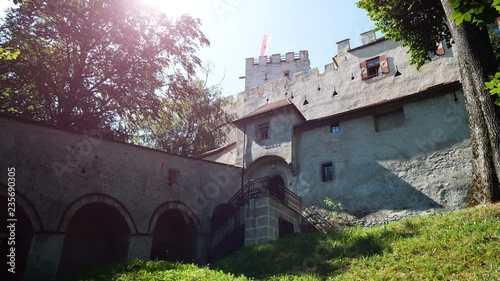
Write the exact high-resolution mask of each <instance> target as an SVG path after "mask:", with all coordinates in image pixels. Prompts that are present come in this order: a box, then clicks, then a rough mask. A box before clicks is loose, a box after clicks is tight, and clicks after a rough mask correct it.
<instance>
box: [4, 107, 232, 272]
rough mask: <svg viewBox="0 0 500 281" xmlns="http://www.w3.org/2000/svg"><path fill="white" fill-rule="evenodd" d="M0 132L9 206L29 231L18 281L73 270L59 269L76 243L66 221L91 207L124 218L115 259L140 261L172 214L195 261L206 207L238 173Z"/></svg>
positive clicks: (203, 248) (40, 131)
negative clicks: (10, 184) (11, 193)
mask: <svg viewBox="0 0 500 281" xmlns="http://www.w3.org/2000/svg"><path fill="white" fill-rule="evenodd" d="M0 130H2V133H3V138H2V141H1V142H0V159H1V161H0V169H1V170H3V171H7V168H8V167H15V169H16V176H15V177H16V203H18V205H17V206H18V208H19V209H21V208H22V209H23V210H24V211H25V212H26V213H27V214H28V217H29V219H30V221H31V224H32V225H33V231H34V235H33V239H32V240H31V246H30V250H29V257H28V258H27V260H23V261H21V260H19V261H18V262H19V263H21V262H22V263H23V264H26V272H25V274H24V280H41V279H43V280H56V279H57V278H63V277H64V276H63V275H64V274H69V273H71V272H73V271H71V268H70V269H68V267H71V266H72V264H71V262H70V263H69V264H68V263H67V262H66V264H65V265H61V264H62V261H63V260H65V259H66V258H65V257H64V255H63V254H64V253H70V255H72V254H73V253H72V252H71V251H69V252H68V251H66V250H65V248H67V247H66V246H67V245H73V246H74V245H78V241H76V242H74V240H75V239H74V238H75V237H76V236H75V235H73V234H71V235H68V234H67V230H69V225H70V223H71V221H72V218H73V217H74V216H73V215H75V214H76V213H77V212H78V211H79V210H80V209H82V208H83V207H85V206H89V205H87V204H92V203H104V204H105V205H106V206H111V207H112V209H115V210H117V211H118V212H116V214H117V216H121V217H122V218H123V219H124V222H125V223H126V226H125V227H126V228H128V229H127V231H125V232H124V233H123V234H124V235H125V236H126V237H124V239H125V240H124V241H126V243H127V244H128V252H126V253H121V252H123V251H127V248H125V249H124V250H123V251H121V252H120V253H121V254H120V256H121V257H123V258H135V257H140V258H145V259H148V258H149V257H150V254H151V251H152V250H151V247H152V241H153V235H152V234H153V232H154V231H155V226H156V222H157V220H158V219H159V218H160V217H161V216H162V214H164V213H165V212H167V211H168V210H171V209H177V210H180V211H181V214H182V217H183V219H184V222H185V223H186V224H188V225H190V227H191V229H193V239H194V241H193V243H194V244H195V245H194V251H195V252H194V253H193V255H194V256H195V257H196V260H197V261H199V262H202V263H203V262H205V261H206V258H207V254H208V250H209V246H210V236H209V234H210V220H211V216H212V211H213V209H214V207H215V206H216V205H217V204H220V203H225V202H227V201H228V200H229V199H230V198H231V197H232V196H233V195H234V194H235V193H236V192H237V190H239V188H241V168H238V167H234V166H228V165H223V164H219V163H215V162H209V161H204V160H199V159H194V158H187V157H180V156H175V155H171V154H167V153H163V152H160V151H155V150H151V149H147V148H143V147H138V146H133V145H128V144H125V143H119V142H111V141H106V140H103V139H102V138H100V137H99V134H98V133H96V134H94V135H93V134H92V133H89V134H88V135H85V134H76V133H70V132H66V131H61V130H56V129H53V128H50V127H45V126H40V125H37V124H33V123H30V122H21V121H19V120H14V119H11V118H6V117H5V116H0ZM6 187H7V177H1V178H0V195H2V196H5V195H6V194H7V191H6ZM93 206H94V207H95V206H96V205H93ZM86 210H89V209H88V208H87V209H86ZM114 218H115V219H121V218H120V217H114ZM108 219H109V218H108ZM100 223H101V224H102V223H103V222H102V221H101V222H100ZM104 223H105V222H104ZM96 225H97V224H96ZM108 225H109V224H108ZM89 227H90V228H91V229H94V228H95V227H96V226H95V225H93V226H90V225H89ZM92 227H94V228H92ZM168 231H175V230H172V229H169V230H168ZM68 237H72V238H73V240H71V241H73V242H71V243H70V242H68V241H69V239H68ZM76 238H78V237H76ZM80 238H82V237H80ZM83 238H84V237H83ZM103 239H104V240H106V238H105V237H103ZM87 240H88V239H87ZM106 241H107V240H106ZM97 242H103V241H96V243H93V245H88V246H89V249H90V250H89V251H90V252H92V255H97V254H96V253H95V252H96V249H95V247H96V245H99V244H98V243H97ZM63 245H64V247H63ZM25 246H27V245H25ZM92 247H94V248H92ZM92 249H93V250H92ZM115 250H116V249H115ZM110 251H111V252H113V253H111V254H116V253H115V251H114V250H113V249H111V250H110ZM90 252H89V253H90ZM105 254H106V255H108V253H107V252H106V253H105ZM102 256H104V253H103V255H102ZM77 258H78V257H77ZM62 268H64V270H62ZM68 270H69V271H68ZM73 273H75V272H73ZM40 278H41V279H40Z"/></svg>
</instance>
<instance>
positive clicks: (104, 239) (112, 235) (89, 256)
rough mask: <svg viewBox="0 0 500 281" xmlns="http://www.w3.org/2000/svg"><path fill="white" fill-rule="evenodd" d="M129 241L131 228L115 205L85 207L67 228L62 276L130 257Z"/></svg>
mask: <svg viewBox="0 0 500 281" xmlns="http://www.w3.org/2000/svg"><path fill="white" fill-rule="evenodd" d="M129 242H130V228H129V226H128V224H127V222H126V221H125V219H124V218H123V216H122V215H121V214H120V212H119V211H118V210H117V209H116V208H115V207H113V206H110V205H107V204H105V203H100V202H96V203H89V204H87V205H85V206H83V207H81V208H80V209H78V211H76V213H75V214H74V215H73V217H72V218H71V219H70V221H69V223H68V227H67V229H66V236H65V239H64V246H63V253H62V256H61V262H60V264H59V275H58V277H59V279H64V278H66V277H69V276H75V275H78V274H81V273H83V272H85V271H87V270H89V269H91V268H93V267H96V266H101V265H104V264H108V263H111V262H115V261H120V260H126V259H127V255H128V246H129Z"/></svg>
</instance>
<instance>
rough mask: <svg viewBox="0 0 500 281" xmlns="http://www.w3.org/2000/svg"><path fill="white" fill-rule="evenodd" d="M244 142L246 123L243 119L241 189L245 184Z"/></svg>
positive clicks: (245, 139) (245, 141)
mask: <svg viewBox="0 0 500 281" xmlns="http://www.w3.org/2000/svg"><path fill="white" fill-rule="evenodd" d="M246 143H247V125H246V124H245V121H243V159H242V163H241V188H242V189H243V185H244V184H245V182H244V177H245V157H246V154H247V153H246V152H247V150H246Z"/></svg>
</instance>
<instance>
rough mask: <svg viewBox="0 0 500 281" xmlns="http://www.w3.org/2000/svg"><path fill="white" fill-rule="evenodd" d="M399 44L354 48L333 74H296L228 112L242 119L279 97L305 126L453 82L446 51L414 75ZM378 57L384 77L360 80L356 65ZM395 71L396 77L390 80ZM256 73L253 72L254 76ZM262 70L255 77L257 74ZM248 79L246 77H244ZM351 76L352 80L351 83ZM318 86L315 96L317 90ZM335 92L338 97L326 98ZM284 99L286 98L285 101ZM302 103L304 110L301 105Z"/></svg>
mask: <svg viewBox="0 0 500 281" xmlns="http://www.w3.org/2000/svg"><path fill="white" fill-rule="evenodd" d="M407 50H408V49H407V48H406V47H401V43H396V42H393V41H391V40H382V41H379V42H377V43H373V44H372V45H370V46H367V47H363V48H357V49H354V50H352V51H350V52H347V53H346V54H345V55H341V56H339V57H338V61H339V65H338V69H335V67H334V66H333V64H328V65H326V66H325V72H324V73H321V74H320V73H319V70H318V69H317V68H315V69H312V70H310V71H309V73H308V74H307V75H305V74H304V73H296V74H295V75H294V77H293V79H292V81H289V80H288V79H284V78H282V79H279V80H278V81H272V82H268V83H267V84H265V86H264V89H263V90H262V89H258V88H254V89H251V90H250V91H246V92H242V93H240V94H238V96H237V97H236V99H235V102H234V103H233V106H234V111H235V112H236V113H237V115H238V116H240V117H242V116H244V115H245V114H248V113H249V112H252V111H253V110H255V109H256V108H258V107H260V106H262V105H264V104H265V103H266V100H267V99H269V102H273V101H276V100H279V99H282V98H285V97H288V98H291V97H292V96H293V99H291V100H292V102H293V103H294V104H295V105H296V106H297V107H298V108H299V110H300V111H301V112H302V114H304V116H305V117H306V119H307V120H310V119H316V118H320V117H324V116H329V115H333V114H337V113H341V112H345V111H349V110H352V109H355V108H359V107H363V106H367V105H371V104H375V103H380V102H384V101H386V100H390V99H394V98H398V97H401V96H405V95H410V94H414V93H417V92H420V91H422V90H424V89H426V88H428V87H431V86H435V85H438V84H440V83H445V82H453V81H458V80H459V73H458V64H457V62H456V60H455V59H454V58H453V54H452V50H451V49H447V48H446V47H445V54H444V55H443V56H440V57H438V59H436V60H434V61H429V62H427V63H426V64H425V65H424V66H422V67H421V69H420V70H416V68H415V66H413V65H410V64H409V60H410V55H409V54H408V53H407ZM379 55H386V56H387V58H388V64H389V70H390V72H389V73H388V74H384V75H382V76H379V77H374V78H371V79H368V80H364V81H363V80H361V69H360V66H359V64H360V62H362V61H366V60H368V59H371V58H373V57H376V56H379ZM396 65H397V66H398V69H399V71H400V72H401V73H402V75H401V76H398V77H394V74H395V73H396ZM256 71H257V70H256ZM263 71H264V70H262V66H261V67H260V68H259V69H258V73H259V75H260V73H262V72H263ZM247 76H248V77H251V76H252V74H251V73H247ZM351 76H353V77H354V79H353V80H352V79H351ZM318 86H319V88H320V90H318ZM334 90H336V91H337V92H338V95H337V96H335V97H332V94H333V92H334ZM285 94H286V95H285ZM306 98H307V101H308V102H309V104H308V105H303V103H304V100H305V99H306Z"/></svg>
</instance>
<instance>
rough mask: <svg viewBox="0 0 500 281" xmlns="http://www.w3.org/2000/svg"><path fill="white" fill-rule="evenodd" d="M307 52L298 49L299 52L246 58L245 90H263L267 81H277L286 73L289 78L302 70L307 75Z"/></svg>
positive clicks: (308, 62) (308, 66) (308, 65)
mask: <svg viewBox="0 0 500 281" xmlns="http://www.w3.org/2000/svg"><path fill="white" fill-rule="evenodd" d="M310 64H311V63H310V61H309V53H308V52H307V51H300V52H299V53H294V52H290V53H286V54H284V55H283V56H282V55H281V54H273V55H272V56H262V57H259V58H247V59H246V66H245V91H250V89H252V88H255V87H257V88H260V89H261V90H263V86H264V84H266V83H267V82H269V81H277V80H278V79H280V78H282V77H284V75H285V74H286V73H288V74H287V75H288V76H289V77H290V78H291V77H293V75H294V74H295V73H298V72H304V73H305V75H307V73H308V71H309V69H310V68H311V66H310Z"/></svg>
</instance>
